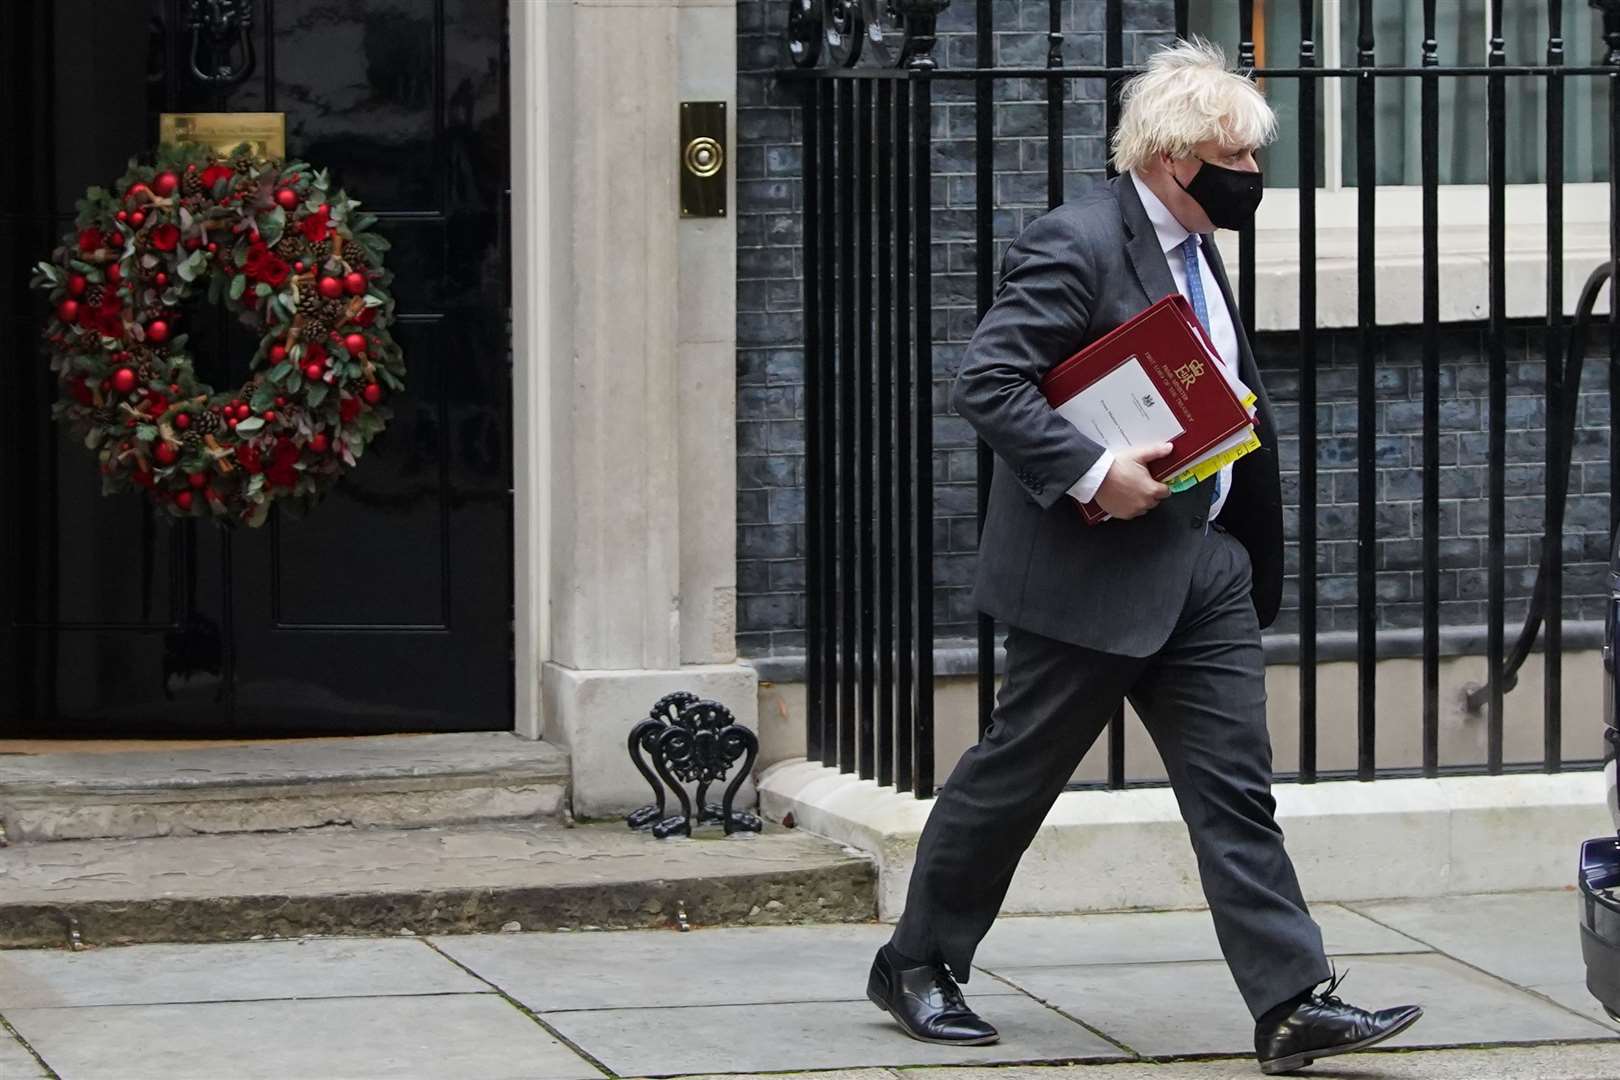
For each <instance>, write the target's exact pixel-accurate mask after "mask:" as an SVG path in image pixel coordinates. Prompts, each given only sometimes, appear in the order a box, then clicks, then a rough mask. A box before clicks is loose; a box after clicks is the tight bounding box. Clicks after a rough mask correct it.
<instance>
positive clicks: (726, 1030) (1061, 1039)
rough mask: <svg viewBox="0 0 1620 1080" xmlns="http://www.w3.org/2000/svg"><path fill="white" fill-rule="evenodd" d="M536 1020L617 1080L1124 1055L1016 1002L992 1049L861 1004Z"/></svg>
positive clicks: (1007, 1003)
mask: <svg viewBox="0 0 1620 1080" xmlns="http://www.w3.org/2000/svg"><path fill="white" fill-rule="evenodd" d="M544 1018H545V1020H546V1022H547V1023H549V1024H551V1025H552V1026H553V1027H555V1028H556V1030H557V1031H558V1032H560V1033H561V1034H562V1036H563V1037H564V1038H566V1039H568V1040H569V1041H570V1042H573V1043H575V1044H576V1045H578V1046H579V1047H580V1048H582V1049H583V1050H584V1051H585V1052H586V1053H588V1054H590V1055H591V1056H592V1057H595V1058H596V1059H597V1060H599V1061H601V1062H602V1064H604V1065H606V1066H607V1067H608V1068H610V1069H612V1070H613V1071H614V1072H616V1073H619V1074H620V1075H625V1076H630V1075H645V1076H673V1075H677V1074H682V1073H697V1072H722V1071H723V1072H779V1071H782V1070H786V1069H844V1068H851V1067H855V1066H862V1065H867V1066H870V1065H895V1066H902V1065H953V1064H964V1065H969V1064H991V1063H994V1062H1004V1061H1074V1060H1080V1059H1085V1058H1110V1057H1112V1058H1120V1057H1124V1056H1125V1055H1124V1054H1122V1053H1121V1052H1120V1051H1119V1050H1118V1049H1117V1048H1116V1047H1114V1046H1112V1045H1110V1044H1109V1043H1107V1042H1106V1041H1104V1040H1102V1039H1099V1038H1098V1037H1097V1036H1096V1035H1093V1034H1092V1033H1091V1032H1090V1031H1087V1030H1086V1029H1085V1028H1084V1027H1083V1026H1081V1025H1080V1024H1077V1023H1075V1022H1074V1021H1073V1020H1070V1019H1068V1018H1067V1017H1065V1016H1063V1015H1061V1014H1059V1013H1057V1012H1054V1011H1052V1010H1051V1009H1048V1008H1046V1007H1045V1006H1043V1005H1041V1004H1039V1003H1038V1002H1035V1001H1032V1000H1030V999H1029V998H1027V997H1023V996H1021V995H1019V996H1011V997H1002V998H997V999H996V1009H995V1020H994V1022H995V1024H996V1026H997V1027H998V1028H999V1029H1000V1031H1001V1042H1000V1043H997V1044H995V1045H992V1046H974V1047H967V1046H962V1047H951V1046H934V1045H932V1044H929V1043H921V1042H917V1041H916V1040H915V1039H911V1038H908V1037H906V1035H905V1034H903V1033H902V1032H901V1031H900V1029H899V1028H898V1027H896V1026H895V1024H894V1021H892V1020H890V1019H889V1017H888V1016H886V1015H885V1014H884V1013H882V1012H879V1011H878V1010H877V1009H876V1008H875V1007H874V1006H873V1005H872V1004H871V1003H870V1002H868V1001H859V1002H855V1001H837V1002H830V1001H819V1002H810V1003H806V1004H798V1005H782V1004H776V1005H717V1006H700V1007H696V1008H690V1009H608V1010H603V1011H599V1012H565V1013H546V1014H544Z"/></svg>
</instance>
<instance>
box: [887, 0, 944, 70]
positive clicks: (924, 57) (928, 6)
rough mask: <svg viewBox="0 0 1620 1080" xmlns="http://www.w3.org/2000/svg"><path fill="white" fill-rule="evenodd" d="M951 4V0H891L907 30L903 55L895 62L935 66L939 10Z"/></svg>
mask: <svg viewBox="0 0 1620 1080" xmlns="http://www.w3.org/2000/svg"><path fill="white" fill-rule="evenodd" d="M950 6H951V0H890V7H891V9H892V10H893V11H894V16H895V20H896V21H897V22H898V23H899V25H900V27H901V29H902V30H903V32H904V33H905V40H904V41H903V42H902V43H901V45H900V55H899V56H898V57H896V59H895V63H896V64H897V65H898V66H900V67H913V68H932V67H933V66H934V45H935V44H936V43H937V41H938V38H936V37H935V36H934V27H935V24H936V23H937V22H938V21H939V14H940V12H942V11H944V10H945V9H946V8H948V7H950Z"/></svg>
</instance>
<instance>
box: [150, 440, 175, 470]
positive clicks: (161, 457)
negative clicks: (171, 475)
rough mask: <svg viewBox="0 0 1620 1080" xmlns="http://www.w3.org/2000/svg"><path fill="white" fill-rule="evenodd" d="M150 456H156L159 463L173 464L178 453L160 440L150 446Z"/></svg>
mask: <svg viewBox="0 0 1620 1080" xmlns="http://www.w3.org/2000/svg"><path fill="white" fill-rule="evenodd" d="M152 456H153V457H155V458H157V460H158V464H159V465H173V464H174V463H175V461H176V460H178V459H179V457H180V454H179V453H178V452H177V451H176V450H175V448H174V447H172V446H170V445H169V444H168V443H166V442H160V443H158V444H157V445H156V446H154V447H152Z"/></svg>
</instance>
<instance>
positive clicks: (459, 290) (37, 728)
mask: <svg viewBox="0 0 1620 1080" xmlns="http://www.w3.org/2000/svg"><path fill="white" fill-rule="evenodd" d="M252 6H253V9H254V10H253V14H254V26H253V34H254V43H255V49H256V53H257V68H256V70H255V72H254V73H253V75H252V77H251V78H250V79H249V80H248V81H247V82H245V83H243V84H242V85H240V86H236V87H232V88H228V89H225V90H220V89H217V88H212V87H209V86H206V85H204V84H202V83H200V82H199V81H198V80H196V79H195V78H193V77H192V75H191V74H190V73H189V71H188V67H189V47H190V42H189V39H188V35H187V32H186V31H185V29H184V26H183V21H184V20H183V17H182V10H181V9H182V7H183V5H182V4H181V3H180V2H179V0H149V2H146V3H142V2H131V3H127V4H106V3H102V2H101V0H12V2H11V3H8V4H6V5H0V58H3V59H4V60H5V61H7V62H8V70H10V71H11V72H13V73H14V74H20V75H21V76H22V77H19V78H18V81H17V83H16V85H17V86H18V87H20V88H21V90H20V92H19V93H17V94H15V95H13V96H12V98H10V99H9V100H8V101H6V102H5V103H4V104H0V115H3V116H4V117H5V122H6V133H7V135H8V136H9V138H10V145H12V146H14V147H18V148H19V149H20V150H21V151H22V152H19V153H17V154H14V155H6V156H5V158H4V160H0V197H3V198H0V254H3V255H4V259H3V262H4V266H3V267H0V330H3V331H4V332H5V333H6V335H7V337H6V340H9V341H12V342H14V343H17V344H16V345H15V346H14V348H13V350H11V351H12V353H13V354H14V355H13V356H12V358H11V359H12V360H13V361H15V362H11V363H6V364H0V400H4V401H5V402H6V416H7V422H6V424H5V427H4V430H3V431H0V451H3V452H0V737H7V736H16V735H24V734H27V735H31V736H53V735H59V736H64V737H70V736H71V737H83V736H97V735H107V736H120V737H143V736H144V737H157V736H173V735H187V736H193V737H198V736H200V737H208V736H216V735H217V736H220V737H241V736H243V735H249V734H289V735H290V734H316V733H328V732H330V733H341V732H382V731H432V730H439V731H453V730H499V729H505V728H509V727H510V726H511V724H512V655H511V619H512V611H511V609H512V541H511V437H510V431H509V417H510V387H511V373H510V366H509V359H508V358H509V347H508V346H509V343H508V338H507V334H508V331H507V304H508V280H509V274H508V268H507V254H506V241H505V236H504V228H503V223H504V221H505V220H506V217H505V214H504V202H503V200H504V198H505V192H506V187H507V180H506V176H507V165H506V162H507V142H506V140H507V120H506V62H505V37H504V35H505V4H504V2H502V0H385V2H372V0H255V2H254V3H253V5H252ZM205 59H206V58H205ZM30 74H31V75H32V77H27V76H29V75H30ZM163 111H282V112H285V113H286V115H287V143H288V153H289V155H291V156H296V157H300V158H303V159H305V160H308V161H310V162H312V163H314V164H316V165H318V166H321V167H325V168H328V169H330V170H331V173H332V175H333V177H334V179H335V181H336V182H337V183H338V185H339V186H342V187H344V188H346V189H348V190H349V191H350V193H351V194H352V195H353V196H354V197H355V198H357V199H359V200H361V201H362V202H363V203H364V204H365V206H366V208H367V209H369V210H371V211H373V212H375V213H378V214H379V215H381V218H382V220H381V222H380V224H379V229H380V231H382V232H383V234H384V235H386V236H387V237H388V238H389V240H390V241H391V242H392V243H393V245H394V247H393V250H392V251H390V252H389V255H388V265H389V267H390V268H391V269H392V270H393V271H394V272H395V274H396V275H397V277H396V280H395V284H394V288H395V293H396V296H397V298H398V302H399V312H400V319H399V322H398V323H397V324H396V327H395V334H396V336H397V338H398V339H399V341H400V343H401V345H402V346H403V348H404V349H405V355H406V362H407V365H408V366H409V370H410V374H409V379H408V389H407V391H406V392H405V393H403V394H400V395H397V396H396V397H395V398H394V399H392V400H391V401H390V403H389V404H390V406H391V407H392V408H393V410H394V413H395V417H394V420H393V421H392V423H391V424H390V426H389V429H388V431H387V432H386V433H385V434H384V435H383V436H382V437H381V438H380V439H378V440H377V441H376V442H375V443H374V444H373V445H372V446H371V447H370V448H369V449H368V451H367V453H366V455H365V457H364V458H363V459H362V460H361V462H360V464H359V467H358V468H357V469H356V470H354V471H353V472H352V473H351V474H350V475H349V476H348V477H346V478H345V480H344V481H343V482H342V483H341V484H340V485H339V486H338V487H337V488H336V489H335V490H334V491H333V492H332V493H331V494H330V495H329V496H328V497H327V499H326V501H325V502H324V503H323V504H322V505H321V506H320V507H318V508H317V509H316V510H315V511H314V512H313V513H312V514H311V515H309V516H308V517H307V518H304V519H302V520H296V519H294V518H293V517H291V516H290V515H285V514H280V513H277V514H275V515H273V516H272V519H271V521H270V522H269V523H268V524H267V525H266V526H265V527H264V528H262V529H258V530H236V531H233V532H223V531H221V530H219V529H218V528H216V527H215V526H213V525H212V524H209V523H205V522H191V521H187V522H181V523H175V522H174V521H172V520H171V519H170V518H168V516H167V515H164V514H157V513H154V512H153V511H152V510H151V509H150V508H149V506H148V505H147V504H146V502H145V501H144V500H143V499H141V498H139V497H137V496H134V495H120V496H116V497H112V498H105V497H103V496H102V495H101V494H100V481H99V477H98V476H97V473H96V469H95V463H94V459H93V456H92V455H91V454H89V453H88V452H87V451H85V450H84V449H83V448H82V447H79V446H77V445H74V441H73V440H72V439H71V438H70V437H69V436H68V435H67V433H66V432H65V431H63V430H62V429H60V428H59V427H57V426H56V425H54V424H53V423H52V422H51V421H50V419H49V407H50V402H51V401H52V400H54V397H55V387H54V383H53V381H52V379H51V377H50V375H49V373H48V372H47V371H46V369H45V364H44V360H43V356H42V354H41V353H40V352H39V351H38V349H37V348H36V347H35V342H37V340H38V333H39V327H40V320H41V318H42V317H43V314H44V306H43V304H42V303H40V301H39V300H38V298H37V297H34V296H31V295H29V292H28V289H27V287H26V281H27V273H26V267H27V266H28V265H29V264H30V263H31V262H33V261H35V260H37V259H39V258H43V257H45V256H46V255H47V254H48V252H49V248H50V247H51V246H52V245H53V244H54V243H55V241H56V238H57V237H59V236H60V235H61V233H62V232H63V231H65V230H66V229H67V228H68V227H69V225H70V224H71V220H72V215H73V202H74V200H76V199H77V198H78V197H79V196H80V194H81V193H82V192H83V190H84V188H85V187H87V186H89V185H91V184H101V185H106V184H109V183H111V182H112V181H113V180H114V179H116V177H117V176H118V175H119V174H120V173H122V171H123V168H124V163H125V160H126V159H127V158H129V157H131V156H135V155H138V154H142V153H146V152H149V151H150V149H151V147H152V146H153V145H154V144H155V141H156V134H157V117H158V114H159V113H160V112H163ZM183 322H184V323H185V328H186V329H187V330H189V331H190V333H191V334H192V341H193V343H194V346H195V347H196V348H197V349H198V351H199V353H200V354H201V355H199V357H198V367H199V369H200V371H201V373H202V374H204V375H205V377H208V378H209V379H211V380H212V381H213V383H214V385H215V386H216V387H221V386H226V385H232V384H234V383H237V382H240V381H241V380H242V379H243V378H244V376H245V374H246V361H247V357H248V356H249V355H250V353H251V338H248V337H246V336H244V334H243V332H242V331H241V330H240V328H235V327H232V326H229V325H227V322H226V320H224V319H223V318H222V317H221V316H220V313H218V312H216V311H213V310H210V309H209V308H208V306H207V305H206V303H202V304H194V305H193V306H192V307H191V308H190V309H189V310H188V311H187V312H186V313H185V316H184V319H183Z"/></svg>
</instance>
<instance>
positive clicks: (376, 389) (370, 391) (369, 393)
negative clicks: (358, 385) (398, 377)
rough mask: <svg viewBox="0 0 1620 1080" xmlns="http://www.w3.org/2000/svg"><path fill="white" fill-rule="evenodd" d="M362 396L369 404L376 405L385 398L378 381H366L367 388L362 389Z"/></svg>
mask: <svg viewBox="0 0 1620 1080" xmlns="http://www.w3.org/2000/svg"><path fill="white" fill-rule="evenodd" d="M360 396H361V397H362V398H364V399H365V402H366V404H367V405H375V404H377V403H378V402H379V401H381V400H382V399H383V388H382V387H381V386H378V385H377V384H376V383H366V388H365V389H364V390H362V391H360Z"/></svg>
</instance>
